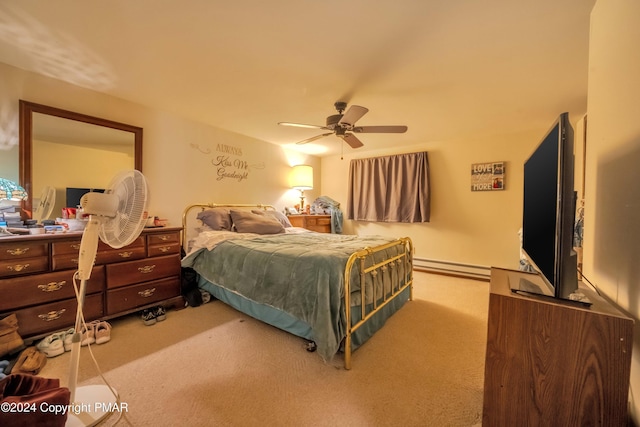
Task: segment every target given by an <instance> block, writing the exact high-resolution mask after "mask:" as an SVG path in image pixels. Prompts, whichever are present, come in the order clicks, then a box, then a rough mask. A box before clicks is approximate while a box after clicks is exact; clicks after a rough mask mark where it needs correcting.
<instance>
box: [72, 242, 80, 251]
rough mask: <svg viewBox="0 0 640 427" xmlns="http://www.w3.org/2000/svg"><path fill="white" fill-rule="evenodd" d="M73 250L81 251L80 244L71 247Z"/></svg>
mask: <svg viewBox="0 0 640 427" xmlns="http://www.w3.org/2000/svg"><path fill="white" fill-rule="evenodd" d="M71 249H75V250H78V249H80V245H79V244H78V243H74V244H72V245H71Z"/></svg>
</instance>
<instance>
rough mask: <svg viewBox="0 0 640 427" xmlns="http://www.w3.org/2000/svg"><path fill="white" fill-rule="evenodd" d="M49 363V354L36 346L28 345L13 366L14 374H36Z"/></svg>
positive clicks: (12, 371)
mask: <svg viewBox="0 0 640 427" xmlns="http://www.w3.org/2000/svg"><path fill="white" fill-rule="evenodd" d="M46 364H47V356H46V355H45V354H44V353H43V352H41V351H40V350H38V349H37V348H36V347H34V346H31V347H27V348H26V349H24V350H23V351H22V353H20V356H18V359H17V360H16V364H15V365H13V368H11V373H12V374H30V375H36V374H38V373H39V372H40V370H41V369H42V368H43V367H44V365H46Z"/></svg>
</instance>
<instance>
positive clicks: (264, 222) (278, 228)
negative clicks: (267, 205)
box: [231, 209, 284, 234]
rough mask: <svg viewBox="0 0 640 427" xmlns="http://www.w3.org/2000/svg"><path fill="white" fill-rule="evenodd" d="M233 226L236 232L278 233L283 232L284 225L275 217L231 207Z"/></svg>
mask: <svg viewBox="0 0 640 427" xmlns="http://www.w3.org/2000/svg"><path fill="white" fill-rule="evenodd" d="M231 219H232V220H233V226H234V227H235V228H236V231H237V232H238V233H256V234H279V233H284V227H283V226H282V224H280V221H278V220H277V219H275V218H273V217H271V216H266V215H258V214H254V213H253V212H249V211H237V210H234V209H231Z"/></svg>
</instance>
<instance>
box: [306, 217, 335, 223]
mask: <svg viewBox="0 0 640 427" xmlns="http://www.w3.org/2000/svg"><path fill="white" fill-rule="evenodd" d="M307 225H331V217H326V216H317V217H314V216H308V217H307Z"/></svg>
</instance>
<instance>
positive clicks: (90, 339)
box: [80, 322, 96, 345]
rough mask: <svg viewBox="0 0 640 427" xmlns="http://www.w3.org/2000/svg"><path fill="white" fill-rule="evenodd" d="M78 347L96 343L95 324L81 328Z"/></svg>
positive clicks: (91, 323)
mask: <svg viewBox="0 0 640 427" xmlns="http://www.w3.org/2000/svg"><path fill="white" fill-rule="evenodd" d="M81 333H82V337H81V339H80V345H89V344H93V343H94V342H96V322H90V323H87V324H85V325H84V326H83V327H82V332H81Z"/></svg>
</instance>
